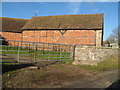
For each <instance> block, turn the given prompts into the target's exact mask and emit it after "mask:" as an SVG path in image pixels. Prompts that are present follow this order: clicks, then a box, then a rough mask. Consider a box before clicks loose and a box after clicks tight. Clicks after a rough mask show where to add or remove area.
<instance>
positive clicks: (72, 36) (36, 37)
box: [23, 30, 95, 45]
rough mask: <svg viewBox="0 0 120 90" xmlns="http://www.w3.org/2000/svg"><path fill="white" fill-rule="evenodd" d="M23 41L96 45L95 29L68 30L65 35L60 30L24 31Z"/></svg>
mask: <svg viewBox="0 0 120 90" xmlns="http://www.w3.org/2000/svg"><path fill="white" fill-rule="evenodd" d="M23 41H33V42H44V43H57V44H80V45H95V31H94V30H67V31H66V32H65V33H64V34H63V35H62V34H61V33H60V31H59V30H39V31H37V30H36V31H23Z"/></svg>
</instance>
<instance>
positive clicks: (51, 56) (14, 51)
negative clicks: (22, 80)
mask: <svg viewBox="0 0 120 90" xmlns="http://www.w3.org/2000/svg"><path fill="white" fill-rule="evenodd" d="M0 41H1V42H3V43H1V45H0V51H1V54H0V56H2V58H1V59H2V61H5V59H6V60H8V59H15V61H17V62H38V61H64V60H73V59H74V49H75V45H70V44H55V43H42V42H30V41H17V40H6V39H0ZM11 42H12V43H14V44H12V45H11V44H10V43H11ZM4 56H8V58H4Z"/></svg>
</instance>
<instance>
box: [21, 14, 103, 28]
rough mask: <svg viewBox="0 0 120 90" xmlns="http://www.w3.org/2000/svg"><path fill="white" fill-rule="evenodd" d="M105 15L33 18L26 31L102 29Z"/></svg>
mask: <svg viewBox="0 0 120 90" xmlns="http://www.w3.org/2000/svg"><path fill="white" fill-rule="evenodd" d="M102 28H103V14H85V15H59V16H39V17H32V19H31V20H29V22H27V24H26V25H25V26H24V27H23V28H22V29H23V30H24V29H28V30H29V29H102Z"/></svg>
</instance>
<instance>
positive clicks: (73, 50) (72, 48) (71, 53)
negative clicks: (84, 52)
mask: <svg viewBox="0 0 120 90" xmlns="http://www.w3.org/2000/svg"><path fill="white" fill-rule="evenodd" d="M75 47H76V45H73V46H72V47H71V51H70V58H71V59H72V60H74V55H75Z"/></svg>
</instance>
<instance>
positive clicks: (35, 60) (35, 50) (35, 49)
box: [34, 43, 37, 62]
mask: <svg viewBox="0 0 120 90" xmlns="http://www.w3.org/2000/svg"><path fill="white" fill-rule="evenodd" d="M36 49H37V47H36V43H34V62H36V51H37V50H36Z"/></svg>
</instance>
